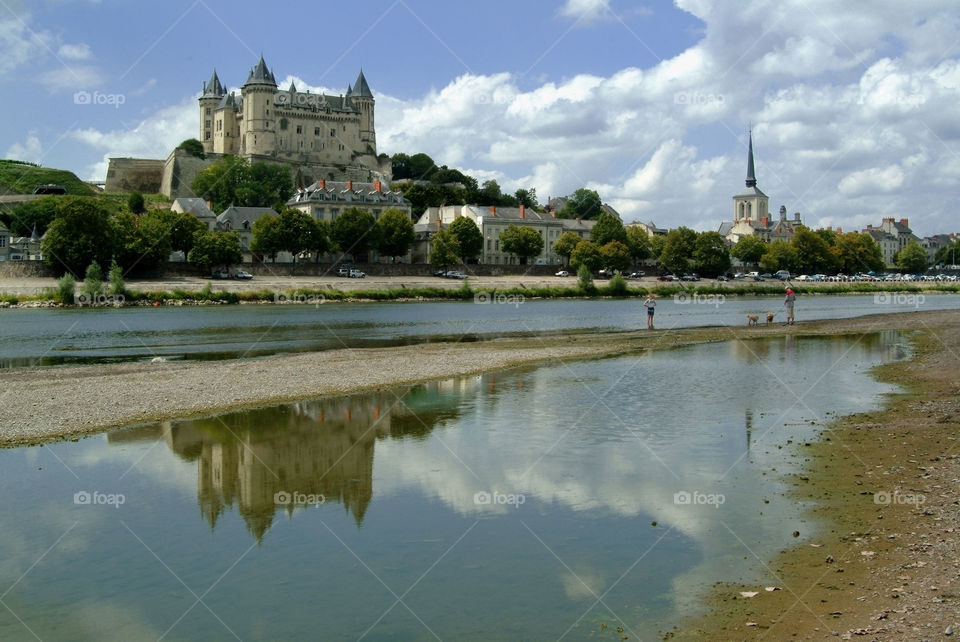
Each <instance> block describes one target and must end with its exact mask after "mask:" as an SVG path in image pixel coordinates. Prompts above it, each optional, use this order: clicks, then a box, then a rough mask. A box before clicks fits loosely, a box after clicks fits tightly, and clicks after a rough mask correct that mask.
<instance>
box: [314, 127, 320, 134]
mask: <svg viewBox="0 0 960 642" xmlns="http://www.w3.org/2000/svg"><path fill="white" fill-rule="evenodd" d="M313 135H314V136H319V135H320V128H319V127H314V128H313Z"/></svg>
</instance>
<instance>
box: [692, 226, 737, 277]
mask: <svg viewBox="0 0 960 642" xmlns="http://www.w3.org/2000/svg"><path fill="white" fill-rule="evenodd" d="M693 261H694V264H695V265H696V266H697V270H699V272H700V274H702V275H704V276H708V277H715V276H717V275H719V274H723V273H724V272H726V271H727V270H729V269H730V251H729V250H728V249H727V241H726V239H725V238H723V236H721V235H720V233H719V232H703V233H701V234H699V235H698V236H697V241H696V243H695V244H694V249H693Z"/></svg>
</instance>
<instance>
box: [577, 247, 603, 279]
mask: <svg viewBox="0 0 960 642" xmlns="http://www.w3.org/2000/svg"><path fill="white" fill-rule="evenodd" d="M570 266H571V267H573V268H575V269H576V270H577V274H578V275H579V274H580V271H581V268H583V267H586V268H587V270H588V271H589V272H591V273H593V272H596V271H597V270H599V269H600V268H602V267H603V255H602V254H600V248H599V247H597V244H596V243H594V242H593V241H587V240H581V241H580V242H579V243H577V247H575V248H573V252H572V253H571V254H570Z"/></svg>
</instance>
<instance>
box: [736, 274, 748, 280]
mask: <svg viewBox="0 0 960 642" xmlns="http://www.w3.org/2000/svg"><path fill="white" fill-rule="evenodd" d="M733 278H735V279H738V280H739V279H745V278H747V275H746V274H744V273H743V272H737V273H736V274H734V275H733Z"/></svg>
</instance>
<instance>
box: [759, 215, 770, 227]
mask: <svg viewBox="0 0 960 642" xmlns="http://www.w3.org/2000/svg"><path fill="white" fill-rule="evenodd" d="M760 224H761V225H763V226H764V227H770V219H769V218H767V217H766V216H764V217H763V218H761V219H760Z"/></svg>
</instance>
